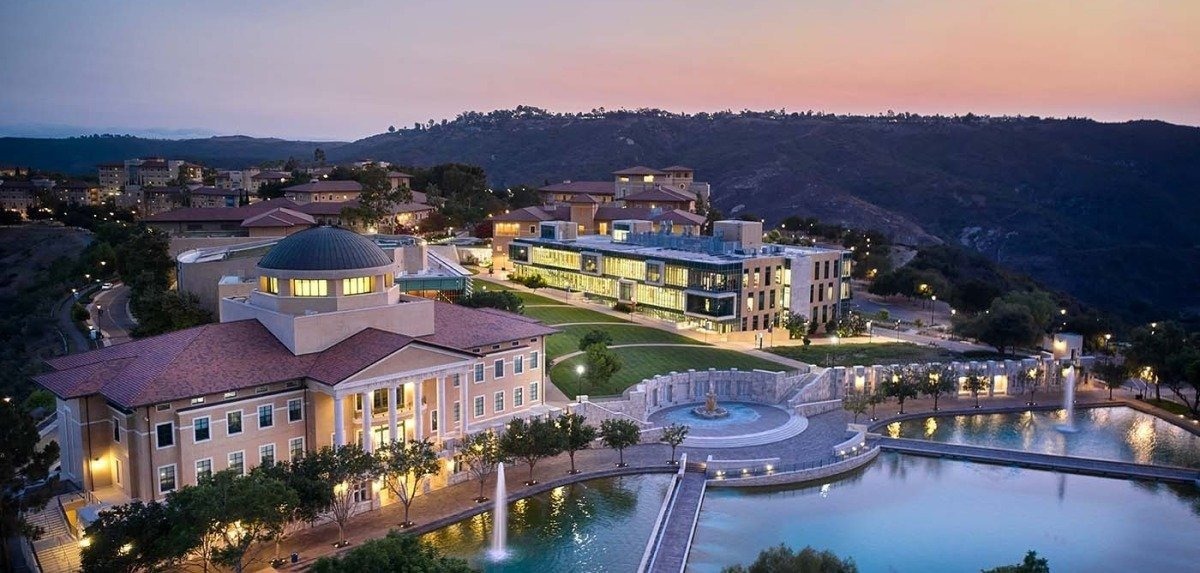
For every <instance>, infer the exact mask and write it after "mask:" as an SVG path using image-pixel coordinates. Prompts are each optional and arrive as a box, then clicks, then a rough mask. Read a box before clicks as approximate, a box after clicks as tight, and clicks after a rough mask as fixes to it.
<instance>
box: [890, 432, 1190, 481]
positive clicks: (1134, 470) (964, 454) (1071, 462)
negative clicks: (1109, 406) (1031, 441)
mask: <svg viewBox="0 0 1200 573" xmlns="http://www.w3.org/2000/svg"><path fill="white" fill-rule="evenodd" d="M879 445H880V446H881V447H882V448H883V449H884V450H888V451H892V452H898V453H902V454H914V455H919V456H931V457H937V458H947V459H954V460H967V461H972V462H980V463H985V464H996V465H1003V466H1017V467H1022V468H1031V469H1038V470H1051V471H1059V472H1068V473H1076V474H1084V475H1093V476H1101V477H1113V478H1121V479H1142V480H1152V481H1162V482H1175V483H1200V471H1197V470H1194V469H1186V468H1176V467H1168V466H1155V465H1147V464H1133V463H1129V462H1118V461H1112V460H1098V459H1093V458H1076V457H1067V456H1056V455H1051V454H1040V453H1034V452H1023V451H1019V450H1005V449H1001V448H986V447H982V446H965V445H961V444H947V443H942V442H927V441H924V440H912V439H907V438H879Z"/></svg>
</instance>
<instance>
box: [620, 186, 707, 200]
mask: <svg viewBox="0 0 1200 573" xmlns="http://www.w3.org/2000/svg"><path fill="white" fill-rule="evenodd" d="M624 200H625V201H660V202H669V203H689V202H691V201H695V200H696V199H695V198H694V197H688V196H687V195H684V194H683V193H680V192H678V191H675V190H673V189H667V188H665V187H655V188H653V189H646V190H644V191H638V192H637V193H631V194H629V195H626V196H625V197H624Z"/></svg>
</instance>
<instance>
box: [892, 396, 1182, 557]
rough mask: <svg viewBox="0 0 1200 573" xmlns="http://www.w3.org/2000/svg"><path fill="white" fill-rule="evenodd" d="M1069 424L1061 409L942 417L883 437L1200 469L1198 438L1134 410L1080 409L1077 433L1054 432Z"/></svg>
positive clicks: (907, 423) (912, 423) (894, 426)
mask: <svg viewBox="0 0 1200 573" xmlns="http://www.w3.org/2000/svg"><path fill="white" fill-rule="evenodd" d="M1065 421H1066V413H1065V411H1063V410H1056V411H1049V412H1021V413H1013V414H977V415H970V416H944V417H929V418H924V419H916V420H908V421H905V422H899V423H894V424H891V425H889V426H887V427H886V428H885V429H884V430H883V432H882V433H883V434H884V435H886V436H892V437H901V438H917V439H924V440H933V441H937V442H949V443H954V444H970V445H976V446H990V447H995V448H1007V449H1015V450H1025V451H1031V452H1040V453H1046V454H1059V455H1068V456H1077V457H1085V458H1099V459H1106V460H1117V461H1125V462H1134V463H1139V464H1157V465H1169V466H1180V467H1191V468H1200V436H1196V435H1195V434H1192V433H1191V432H1188V431H1187V430H1184V429H1183V428H1180V427H1178V426H1175V425H1174V424H1171V423H1169V422H1166V421H1164V420H1161V419H1159V418H1156V417H1154V416H1151V415H1149V414H1143V413H1141V412H1139V411H1137V410H1134V409H1132V408H1125V407H1116V408H1088V409H1081V410H1076V411H1075V426H1076V428H1078V430H1079V431H1078V432H1076V433H1074V434H1066V433H1063V432H1060V431H1058V430H1057V429H1056V428H1055V426H1057V425H1059V424H1062V423H1064V422H1065ZM1197 570H1198V571H1200V567H1198V569H1197Z"/></svg>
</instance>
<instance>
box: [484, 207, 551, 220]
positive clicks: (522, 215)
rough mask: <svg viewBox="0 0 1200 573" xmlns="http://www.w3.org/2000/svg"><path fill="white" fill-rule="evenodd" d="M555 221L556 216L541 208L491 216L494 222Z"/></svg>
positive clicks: (523, 209)
mask: <svg viewBox="0 0 1200 573" xmlns="http://www.w3.org/2000/svg"><path fill="white" fill-rule="evenodd" d="M554 219H555V216H554V215H552V214H550V213H547V212H546V210H545V209H542V208H541V207H522V208H520V209H513V210H512V211H509V212H507V213H504V214H502V215H492V216H491V220H492V221H500V222H507V221H517V222H521V223H523V222H526V221H552V220H554Z"/></svg>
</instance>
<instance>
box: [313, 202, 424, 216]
mask: <svg viewBox="0 0 1200 573" xmlns="http://www.w3.org/2000/svg"><path fill="white" fill-rule="evenodd" d="M347 207H349V208H355V207H358V200H357V199H351V200H349V201H313V202H311V203H305V204H303V205H301V206H299V207H297V208H296V210H297V211H300V212H301V213H308V214H309V215H325V216H333V215H340V214H341V213H342V209H344V208H347ZM432 210H433V207H430V206H429V205H423V204H421V203H398V204H396V205H395V207H393V208H392V212H393V213H417V212H420V211H432Z"/></svg>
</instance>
